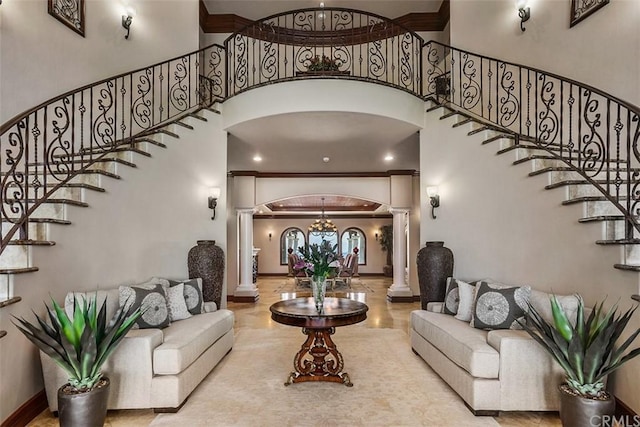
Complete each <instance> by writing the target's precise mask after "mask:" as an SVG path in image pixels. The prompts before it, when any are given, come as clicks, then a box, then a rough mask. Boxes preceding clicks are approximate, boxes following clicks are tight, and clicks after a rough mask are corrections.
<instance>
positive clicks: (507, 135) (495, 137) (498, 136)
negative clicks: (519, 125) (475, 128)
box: [482, 133, 516, 145]
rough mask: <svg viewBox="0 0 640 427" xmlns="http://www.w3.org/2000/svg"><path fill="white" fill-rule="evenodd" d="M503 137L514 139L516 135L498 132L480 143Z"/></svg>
mask: <svg viewBox="0 0 640 427" xmlns="http://www.w3.org/2000/svg"><path fill="white" fill-rule="evenodd" d="M503 138H507V139H515V138H516V137H515V136H514V135H509V134H508V133H503V134H500V135H496V136H492V137H491V138H489V139H485V140H484V141H482V145H485V144H488V143H490V142H493V141H497V140H499V139H503Z"/></svg>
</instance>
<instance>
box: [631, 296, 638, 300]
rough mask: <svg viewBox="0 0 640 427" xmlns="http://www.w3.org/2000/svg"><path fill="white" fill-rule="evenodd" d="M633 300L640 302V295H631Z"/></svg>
mask: <svg viewBox="0 0 640 427" xmlns="http://www.w3.org/2000/svg"><path fill="white" fill-rule="evenodd" d="M631 299H632V300H635V301H640V295H631Z"/></svg>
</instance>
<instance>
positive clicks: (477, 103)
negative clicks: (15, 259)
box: [0, 8, 640, 252]
mask: <svg viewBox="0 0 640 427" xmlns="http://www.w3.org/2000/svg"><path fill="white" fill-rule="evenodd" d="M314 78H340V79H353V80H361V81H366V82H371V83H376V84H382V85H387V86H391V87H393V88H396V89H400V90H403V91H406V92H408V93H410V94H412V95H415V96H417V97H420V98H423V99H427V98H430V99H433V100H435V101H436V102H439V103H443V104H446V105H448V106H451V107H454V108H456V109H458V110H461V111H463V112H464V114H467V115H469V117H474V118H476V119H478V120H480V121H484V122H486V123H488V124H489V125H490V126H493V127H495V128H496V129H500V130H503V131H504V132H508V133H510V134H511V135H513V137H514V139H515V140H516V143H520V142H521V141H525V140H526V141H530V142H531V143H532V144H535V145H536V146H537V147H540V148H542V149H544V150H547V151H548V152H549V155H550V156H553V158H556V159H558V160H561V161H563V162H564V163H566V165H567V167H568V168H570V169H571V170H573V171H575V172H577V173H579V174H581V175H582V176H584V177H585V179H586V180H588V181H589V182H590V183H591V184H592V185H594V187H596V188H598V189H599V190H600V191H601V192H602V193H603V195H604V197H605V198H606V199H607V200H609V201H610V202H611V203H613V204H614V205H615V206H616V207H617V208H618V209H619V210H620V211H621V212H622V215H623V216H624V218H625V221H626V236H627V240H628V241H631V240H632V237H633V230H634V229H636V230H640V225H639V224H638V219H637V218H638V213H639V205H638V204H639V201H640V188H639V184H640V160H639V159H640V153H639V150H638V147H637V144H638V140H639V138H640V120H639V116H640V110H639V109H638V107H635V106H633V105H631V104H629V103H626V102H624V101H622V100H620V99H617V98H615V97H613V96H610V95H608V94H606V93H604V92H602V91H600V90H598V89H595V88H592V87H590V86H587V85H584V84H581V83H579V82H575V81H573V80H570V79H566V78H563V77H560V76H557V75H554V74H551V73H547V72H544V71H541V70H537V69H534V68H528V67H524V66H521V65H517V64H513V63H509V62H505V61H501V60H498V59H494V58H489V57H485V56H481V55H476V54H473V53H470V52H466V51H464V50H460V49H455V48H452V47H449V46H446V45H443V44H440V43H437V42H428V43H424V41H423V40H422V38H420V37H419V36H418V35H417V34H415V33H414V32H412V31H410V30H408V29H406V28H404V27H403V26H402V25H399V24H397V23H395V22H394V21H392V20H389V19H387V18H384V17H381V16H378V15H374V14H370V13H367V12H362V11H356V10H351V9H341V8H310V9H301V10H295V11H290V12H286V13H282V14H278V15H274V16H271V17H268V18H265V19H262V20H260V21H257V22H254V23H252V24H250V25H249V26H247V27H246V28H244V29H242V30H240V31H238V32H236V33H234V34H233V35H231V36H230V37H229V38H228V39H227V40H226V41H225V43H224V46H221V45H212V46H209V47H207V48H204V49H201V50H198V51H196V52H192V53H189V54H187V55H184V56H181V57H178V58H174V59H171V60H168V61H165V62H162V63H159V64H155V65H152V66H149V67H145V68H141V69H139V70H136V71H133V72H130V73H125V74H121V75H119V76H116V77H112V78H109V79H106V80H103V81H100V82H98V83H95V84H92V85H88V86H85V87H82V88H80V89H77V90H74V91H71V92H68V93H65V94H63V95H60V96H58V97H56V98H54V99H52V100H50V101H47V102H45V103H43V104H41V105H39V106H37V107H35V108H33V109H31V110H29V111H27V112H26V113H24V114H21V115H19V116H18V117H16V118H14V119H12V120H10V121H9V122H7V123H6V124H4V125H2V126H1V127H0V220H1V224H2V228H1V231H0V237H1V246H0V252H1V251H2V250H4V248H5V247H6V246H7V245H8V243H9V241H10V240H11V239H13V238H14V235H15V234H16V233H19V237H18V239H19V240H23V241H24V240H27V239H28V226H27V225H28V218H29V216H30V215H31V214H32V213H33V212H34V211H35V210H36V209H37V208H38V206H39V205H40V204H41V203H43V202H44V201H45V200H47V198H49V197H51V196H52V195H53V194H54V193H55V191H56V190H57V189H58V188H60V187H61V186H63V185H65V184H66V183H68V182H69V181H71V180H72V179H73V178H74V177H76V176H77V175H79V174H81V173H83V172H85V171H87V170H88V169H89V168H90V167H91V166H92V165H93V164H95V163H96V162H98V161H100V160H104V159H105V158H106V157H107V156H108V155H109V154H111V153H115V152H117V151H118V150H122V149H123V148H126V147H132V148H133V147H135V144H136V141H137V140H139V138H142V137H145V136H147V135H150V134H152V133H153V132H157V131H159V130H160V128H161V127H162V126H164V125H166V124H167V123H170V122H172V121H175V120H176V119H177V118H179V117H181V116H183V115H186V114H189V113H191V112H193V111H195V110H196V109H198V108H201V107H206V106H210V105H212V104H213V103H215V102H216V101H223V100H225V99H228V98H230V97H232V96H235V95H237V94H240V93H242V92H244V91H247V90H249V89H253V88H256V87H260V86H264V85H268V84H273V83H276V82H283V81H291V80H299V79H314Z"/></svg>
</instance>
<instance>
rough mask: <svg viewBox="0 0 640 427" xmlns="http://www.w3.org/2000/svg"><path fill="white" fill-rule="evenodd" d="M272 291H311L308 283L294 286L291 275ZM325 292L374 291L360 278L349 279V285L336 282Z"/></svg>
mask: <svg viewBox="0 0 640 427" xmlns="http://www.w3.org/2000/svg"><path fill="white" fill-rule="evenodd" d="M274 292H278V293H293V292H296V293H300V292H309V293H310V292H311V288H310V287H309V286H308V285H306V286H305V285H298V286H296V282H295V280H294V279H293V278H292V277H289V278H287V279H286V280H285V281H284V282H282V283H281V284H280V285H279V286H277V287H276V288H275V289H274ZM327 292H329V293H330V292H360V293H362V292H364V293H373V292H375V291H374V290H373V289H372V288H371V287H370V286H369V285H367V284H366V283H365V282H364V281H363V280H362V279H359V278H357V279H351V286H350V287H349V286H346V285H344V282H338V283H337V284H336V285H335V287H334V288H333V289H331V288H328V289H327Z"/></svg>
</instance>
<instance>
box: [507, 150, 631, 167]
mask: <svg viewBox="0 0 640 427" xmlns="http://www.w3.org/2000/svg"><path fill="white" fill-rule="evenodd" d="M501 151H502V150H501ZM498 154H502V153H500V152H498ZM531 160H561V161H571V160H575V159H570V158H568V157H563V156H560V157H558V156H552V155H545V154H531V155H529V156H527V157H523V158H521V159H518V160H515V161H514V162H513V164H514V165H517V164H520V163H524V162H529V161H531ZM609 163H617V164H620V163H623V164H624V163H627V160H619V161H617V160H611V161H609Z"/></svg>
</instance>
